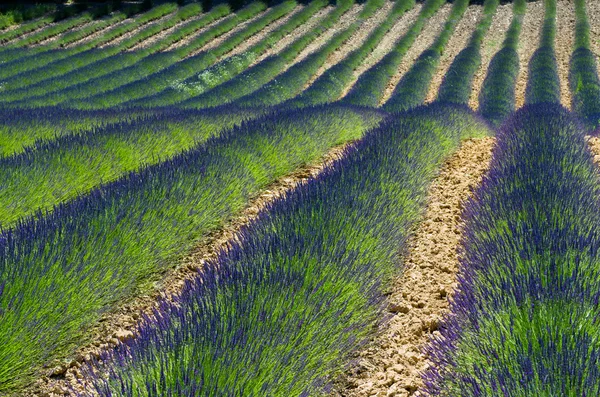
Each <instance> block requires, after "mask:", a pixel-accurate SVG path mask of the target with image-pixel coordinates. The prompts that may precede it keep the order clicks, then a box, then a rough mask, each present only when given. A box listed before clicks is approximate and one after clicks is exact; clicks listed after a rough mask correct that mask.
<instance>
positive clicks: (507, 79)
mask: <svg viewBox="0 0 600 397" xmlns="http://www.w3.org/2000/svg"><path fill="white" fill-rule="evenodd" d="M526 8H527V3H526V1H525V0H515V2H514V3H513V19H512V21H511V23H510V27H509V28H508V31H507V32H506V38H505V39H504V43H503V44H502V49H500V51H498V52H497V53H496V55H494V57H493V58H492V61H491V62H490V66H489V67H488V71H487V75H486V76H485V80H484V81H483V85H482V87H481V92H480V93H479V113H481V115H482V116H483V117H485V118H486V119H487V120H488V121H490V122H491V123H492V124H494V125H496V126H498V125H500V124H501V123H502V122H503V121H504V120H505V119H506V118H507V117H508V116H509V115H510V114H511V113H512V112H514V111H515V85H516V83H517V76H518V74H519V54H518V53H517V45H518V44H519V35H520V33H521V28H522V26H523V17H524V16H525V10H526Z"/></svg>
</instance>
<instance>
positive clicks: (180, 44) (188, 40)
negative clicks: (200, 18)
mask: <svg viewBox="0 0 600 397" xmlns="http://www.w3.org/2000/svg"><path fill="white" fill-rule="evenodd" d="M231 18H233V14H229V15H226V16H224V17H222V18H218V19H216V20H214V21H212V22H211V23H209V24H207V25H206V26H204V27H202V28H201V29H198V30H196V31H195V32H194V33H192V34H190V35H188V36H186V37H185V38H183V39H181V40H179V41H176V42H175V43H173V44H171V45H170V46H168V47H167V48H165V51H171V50H174V49H176V48H179V47H183V46H185V45H188V44H189V43H191V42H192V41H193V40H194V39H195V38H197V37H198V36H200V35H201V34H203V33H204V32H206V31H207V30H209V29H212V28H213V27H214V26H215V25H217V24H219V23H221V22H222V21H225V20H228V19H231Z"/></svg>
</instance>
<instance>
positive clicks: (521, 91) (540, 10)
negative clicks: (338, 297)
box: [515, 1, 544, 109]
mask: <svg viewBox="0 0 600 397" xmlns="http://www.w3.org/2000/svg"><path fill="white" fill-rule="evenodd" d="M543 22H544V2H543V1H536V2H534V3H527V11H526V12H525V17H524V18H523V27H522V29H521V35H520V36H519V46H518V48H517V53H518V54H519V75H518V76H517V83H516V86H515V108H516V109H519V108H520V107H521V106H523V104H524V103H525V89H526V87H527V76H528V74H529V73H528V70H527V69H528V67H529V60H530V59H531V56H532V55H533V53H534V52H535V50H537V48H538V45H539V42H540V34H541V30H542V25H543Z"/></svg>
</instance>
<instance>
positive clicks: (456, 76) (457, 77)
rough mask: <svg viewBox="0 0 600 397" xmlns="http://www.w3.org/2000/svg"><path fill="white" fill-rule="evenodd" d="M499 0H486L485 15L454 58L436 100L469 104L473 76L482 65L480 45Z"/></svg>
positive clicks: (484, 5)
mask: <svg viewBox="0 0 600 397" xmlns="http://www.w3.org/2000/svg"><path fill="white" fill-rule="evenodd" d="M499 3H500V1H499V0H486V1H485V2H484V4H483V16H482V18H481V20H480V21H479V24H478V25H477V28H475V32H473V35H472V36H471V39H470V41H469V44H468V45H467V46H466V47H465V48H464V49H463V50H462V51H461V52H460V53H459V54H458V55H457V56H456V57H455V58H454V60H453V61H452V64H451V65H450V68H449V69H448V72H446V75H445V76H444V80H443V81H442V84H441V86H440V88H439V91H438V95H437V98H436V101H439V102H450V103H458V104H463V105H467V104H468V103H469V98H470V97H471V90H472V84H473V77H474V76H475V73H476V72H477V69H479V66H480V65H481V52H480V47H481V43H482V42H483V39H484V37H485V34H486V33H487V31H488V30H489V29H490V25H491V24H492V18H493V17H494V14H495V13H496V9H497V8H498V4H499Z"/></svg>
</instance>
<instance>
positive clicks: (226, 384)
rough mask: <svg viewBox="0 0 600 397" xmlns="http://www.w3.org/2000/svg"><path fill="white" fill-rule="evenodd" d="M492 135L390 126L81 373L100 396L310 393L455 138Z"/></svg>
mask: <svg viewBox="0 0 600 397" xmlns="http://www.w3.org/2000/svg"><path fill="white" fill-rule="evenodd" d="M490 132H491V131H490V130H489V129H488V127H487V126H486V124H485V123H484V122H482V121H479V120H478V119H477V118H476V117H474V115H473V114H472V113H471V112H470V111H468V110H467V109H466V108H464V107H458V106H447V105H435V106H431V107H427V108H421V109H417V110H415V111H413V112H410V113H405V114H402V115H398V116H396V117H394V118H391V119H388V121H385V122H384V123H383V124H382V125H380V126H379V127H378V128H377V129H375V130H374V131H371V132H369V133H368V134H367V136H366V137H365V138H363V139H362V140H361V141H360V142H358V143H356V144H355V145H352V146H351V147H349V148H348V149H347V150H346V152H345V154H344V157H343V158H342V159H341V160H339V161H337V162H335V163H334V164H332V165H331V166H328V167H327V168H326V169H325V171H324V172H323V173H322V174H320V175H319V176H318V177H316V178H314V179H311V180H310V181H309V182H307V183H306V184H303V185H301V186H300V187H298V188H296V189H295V190H293V191H292V192H290V193H288V194H286V195H285V197H283V198H281V199H278V200H277V201H275V202H274V203H272V204H270V205H269V207H268V208H267V210H266V211H264V212H263V213H262V214H261V215H260V217H259V219H258V220H257V221H256V222H255V223H253V224H251V225H250V226H248V227H246V228H245V229H243V231H242V232H241V233H240V235H239V238H238V239H237V240H236V241H235V242H233V243H232V245H231V246H230V247H229V248H228V249H227V250H224V251H221V252H220V254H219V256H218V258H217V259H215V260H214V261H212V262H209V263H206V264H205V265H204V267H203V269H202V270H201V271H200V272H199V273H198V275H197V276H195V278H194V279H193V280H191V281H190V282H188V283H187V284H186V285H185V287H184V289H183V292H182V293H181V294H180V295H178V296H174V297H171V298H170V299H165V300H164V301H163V302H162V303H161V305H160V308H159V309H158V310H156V311H154V313H153V314H152V315H151V316H149V317H148V318H146V319H145V320H144V321H143V322H142V324H141V325H140V326H139V328H138V330H137V332H136V333H137V334H138V335H139V336H138V337H137V338H135V339H133V340H131V341H128V342H126V343H125V344H123V345H120V346H119V347H118V348H117V349H116V350H115V351H113V352H109V353H107V354H105V355H104V356H103V357H102V360H103V361H104V363H105V364H104V365H100V366H96V367H94V366H90V367H87V370H86V371H85V373H86V374H87V376H86V378H85V379H86V380H85V381H84V382H83V384H84V385H86V386H87V389H86V391H83V392H82V391H79V392H78V393H80V394H81V395H86V396H87V395H96V394H95V393H98V394H100V395H102V396H135V395H145V396H182V395H202V396H226V395H227V396H229V395H230V396H240V395H246V396H254V395H255V396H259V395H261V396H262V395H272V396H284V395H293V396H298V395H302V396H308V395H313V394H315V393H320V392H323V391H324V390H325V391H326V390H328V383H329V382H330V381H331V376H332V375H333V374H335V372H336V371H338V370H339V368H340V366H341V364H342V363H343V361H344V360H346V359H348V357H349V354H350V353H351V352H353V351H354V350H355V349H356V348H357V347H359V346H361V345H362V344H363V343H365V342H366V341H367V340H368V336H369V335H370V334H371V333H372V332H373V330H374V327H373V325H374V323H376V321H377V319H378V318H380V314H381V310H382V308H383V307H382V306H383V302H384V297H385V295H384V294H385V290H386V286H387V285H388V284H389V281H390V279H391V277H393V275H394V274H397V273H398V272H399V271H400V270H401V267H400V266H399V261H398V253H399V252H402V251H403V250H404V249H405V243H406V240H407V237H408V236H409V234H410V230H411V228H412V225H413V224H414V223H415V222H416V221H417V220H418V219H419V217H420V214H421V212H422V207H423V205H424V203H425V198H426V193H427V188H428V185H429V183H430V182H431V180H432V179H433V177H434V176H435V174H436V173H437V171H438V169H439V167H440V166H441V164H442V162H443V160H444V159H445V158H446V157H447V156H448V155H449V154H451V153H452V152H453V151H454V150H456V149H457V147H458V145H459V144H460V141H461V139H464V138H468V137H480V136H484V135H487V134H489V133H490Z"/></svg>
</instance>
